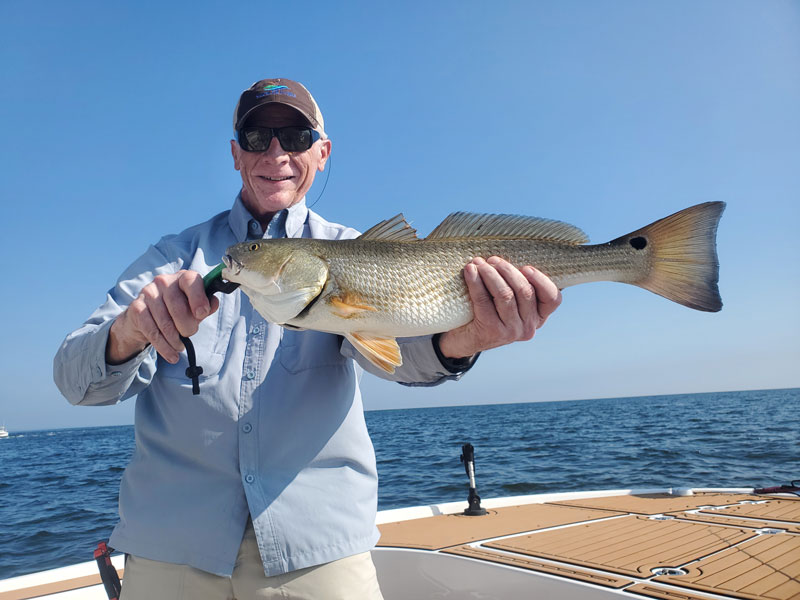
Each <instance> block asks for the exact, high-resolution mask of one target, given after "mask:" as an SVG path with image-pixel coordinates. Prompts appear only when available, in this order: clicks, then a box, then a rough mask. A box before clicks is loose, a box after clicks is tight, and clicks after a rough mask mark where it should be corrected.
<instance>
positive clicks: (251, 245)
mask: <svg viewBox="0 0 800 600" xmlns="http://www.w3.org/2000/svg"><path fill="white" fill-rule="evenodd" d="M258 247H259V245H258V244H250V248H249V250H250V251H251V252H255V251H256V250H258Z"/></svg>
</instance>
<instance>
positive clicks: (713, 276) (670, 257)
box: [615, 202, 725, 312]
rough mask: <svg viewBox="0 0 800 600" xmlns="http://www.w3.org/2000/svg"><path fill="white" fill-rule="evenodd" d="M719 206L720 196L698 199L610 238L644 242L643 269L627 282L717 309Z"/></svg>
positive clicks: (636, 243) (638, 246)
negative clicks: (715, 199) (640, 275)
mask: <svg viewBox="0 0 800 600" xmlns="http://www.w3.org/2000/svg"><path fill="white" fill-rule="evenodd" d="M724 209H725V203H724V202H706V203H704V204H698V205H696V206H691V207H689V208H686V209H684V210H682V211H680V212H677V213H675V214H673V215H670V216H669V217H665V218H663V219H660V220H659V221H656V222H655V223H652V224H650V225H648V226H647V227H643V228H642V229H639V230H638V231H634V232H633V233H631V234H629V235H627V236H624V237H623V238H619V240H615V241H623V242H624V243H626V244H629V245H630V246H632V247H633V248H635V249H643V248H644V247H649V252H648V254H649V257H650V260H649V261H648V262H649V265H648V266H649V268H648V269H647V273H646V275H645V276H644V277H643V278H642V279H640V280H639V281H636V282H632V283H634V285H638V286H639V287H642V288H644V289H646V290H649V291H651V292H653V293H656V294H659V295H660V296H664V297H665V298H667V299H669V300H672V301H674V302H677V303H679V304H683V305H684V306H688V307H689V308H694V309H696V310H703V311H707V312H717V311H718V310H720V309H721V308H722V298H720V295H719V288H718V286H717V284H718V282H719V260H718V258H717V244H716V239H717V226H718V224H719V220H720V217H721V216H722V211H723V210H724Z"/></svg>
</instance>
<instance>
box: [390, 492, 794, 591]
mask: <svg viewBox="0 0 800 600" xmlns="http://www.w3.org/2000/svg"><path fill="white" fill-rule="evenodd" d="M753 502H757V503H755V504H754V503H753ZM700 507H708V508H702V509H700V511H699V512H698V511H697V509H699V508H700ZM688 511H695V512H688ZM489 512H490V514H489V515H488V516H485V517H465V516H463V515H439V516H435V517H427V518H422V519H415V520H411V521H403V522H399V523H388V524H384V525H380V526H379V528H380V530H381V533H382V537H381V540H380V542H379V544H378V545H379V546H385V547H387V546H388V547H405V548H417V549H423V550H432V551H442V552H443V553H446V554H450V555H455V556H463V557H466V558H470V559H474V560H483V561H488V562H492V563H498V564H502V565H508V566H511V567H516V568H520V569H525V570H528V571H535V572H538V573H544V574H547V575H554V576H558V577H565V578H568V579H573V580H576V581H580V582H584V583H589V584H593V585H597V586H601V587H604V588H606V589H615V590H619V591H621V592H622V593H624V594H630V597H631V599H633V598H635V597H637V596H639V597H648V598H656V599H658V600H708V598H709V596H707V595H706V594H711V595H712V597H714V596H716V597H718V598H719V597H724V598H737V599H741V600H800V498H790V497H784V496H781V497H771V496H754V495H749V494H738V493H728V494H723V493H702V494H695V495H692V496H670V495H668V494H655V495H647V496H633V495H628V496H614V497H601V498H587V499H576V500H568V501H559V502H553V503H544V504H528V505H523V506H513V507H507V508H498V509H495V510H491V511H489ZM648 515H649V516H648ZM653 515H667V518H665V519H662V518H651V517H652V516H653ZM467 524H468V527H467V526H466V525H467ZM767 529H769V530H780V531H779V532H778V533H764V532H762V531H760V530H767ZM498 538H500V539H498ZM659 567H662V568H681V569H683V570H684V571H685V572H686V573H685V574H683V575H677V574H676V575H655V574H654V573H653V569H656V568H659Z"/></svg>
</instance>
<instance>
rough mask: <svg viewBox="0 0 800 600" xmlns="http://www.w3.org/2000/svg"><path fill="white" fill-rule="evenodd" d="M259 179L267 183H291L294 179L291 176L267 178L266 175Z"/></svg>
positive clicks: (260, 176)
mask: <svg viewBox="0 0 800 600" xmlns="http://www.w3.org/2000/svg"><path fill="white" fill-rule="evenodd" d="M258 177H259V178H260V179H264V180H266V181H289V180H290V179H293V177H292V176H291V175H287V176H286V177H267V176H266V175H259V176H258Z"/></svg>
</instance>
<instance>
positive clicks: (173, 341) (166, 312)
mask: <svg viewBox="0 0 800 600" xmlns="http://www.w3.org/2000/svg"><path fill="white" fill-rule="evenodd" d="M218 308H219V299H217V298H214V297H213V296H212V297H211V298H209V297H208V296H206V292H205V286H204V285H203V277H202V275H200V273H197V272H195V271H178V272H177V273H171V274H167V275H158V276H157V277H156V278H155V279H154V280H153V282H152V283H149V284H148V285H146V286H145V287H144V288H142V291H141V293H140V294H139V296H138V297H137V298H136V300H134V301H133V302H131V304H130V306H128V308H127V309H125V312H123V313H122V314H120V315H119V316H118V317H117V318H116V320H115V321H114V324H113V325H112V326H111V329H110V330H109V333H108V342H107V343H106V362H107V363H109V364H112V365H113V364H120V363H123V362H125V361H127V360H129V359H130V358H132V357H133V356H135V355H136V354H138V353H139V352H141V351H142V350H144V349H145V348H146V347H147V345H148V344H151V345H152V346H153V348H155V349H156V352H158V353H159V354H160V355H161V356H162V357H163V358H164V360H166V361H167V362H169V363H172V364H175V363H177V362H178V359H179V352H180V351H181V350H183V343H182V342H181V340H180V337H179V335H183V336H185V337H189V336H191V335H194V334H195V333H196V332H197V329H198V327H199V326H200V322H201V321H202V320H203V319H205V318H206V317H207V316H209V315H211V314H213V313H214V312H215V311H216V310H217V309H218Z"/></svg>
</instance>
